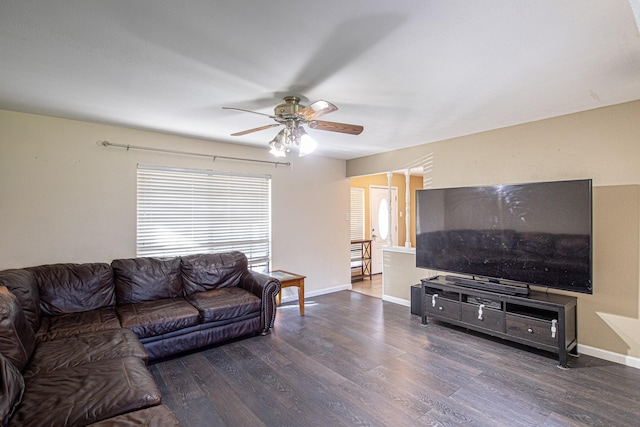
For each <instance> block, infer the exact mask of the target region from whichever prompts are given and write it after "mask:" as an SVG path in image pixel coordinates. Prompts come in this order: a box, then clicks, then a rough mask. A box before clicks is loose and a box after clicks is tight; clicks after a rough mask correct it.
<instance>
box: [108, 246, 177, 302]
mask: <svg viewBox="0 0 640 427" xmlns="http://www.w3.org/2000/svg"><path fill="white" fill-rule="evenodd" d="M111 266H112V267H113V271H114V274H115V280H116V298H117V300H118V305H122V304H132V303H137V302H144V301H154V300H158V299H163V298H175V297H178V296H181V295H182V279H181V277H180V258H177V257H176V258H132V259H116V260H114V261H113V262H112V263H111Z"/></svg>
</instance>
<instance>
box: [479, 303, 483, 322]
mask: <svg viewBox="0 0 640 427" xmlns="http://www.w3.org/2000/svg"><path fill="white" fill-rule="evenodd" d="M483 308H484V304H480V307H478V320H484V319H483V318H482V309H483Z"/></svg>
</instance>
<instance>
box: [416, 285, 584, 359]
mask: <svg viewBox="0 0 640 427" xmlns="http://www.w3.org/2000/svg"><path fill="white" fill-rule="evenodd" d="M421 282H422V292H421V294H420V298H421V301H420V302H421V311H422V324H423V325H426V324H427V318H428V317H431V318H433V319H435V320H439V321H442V322H447V323H450V324H453V325H457V326H462V327H464V328H467V329H472V330H475V331H478V332H482V333H485V334H488V335H492V336H495V337H498V338H502V339H505V340H509V341H513V342H517V343H520V344H524V345H528V346H531V347H534V348H538V349H541V350H546V351H549V352H552V353H556V354H558V360H559V367H561V368H566V367H567V355H568V354H573V355H577V354H578V339H577V337H578V325H577V298H575V297H571V296H566V295H559V294H549V293H545V292H538V291H530V292H529V294H528V295H510V294H505V293H498V292H492V291H489V290H486V289H476V288H472V287H469V286H466V285H463V286H460V285H457V284H453V283H450V281H449V280H448V277H447V276H435V277H432V278H429V279H422V281H421Z"/></svg>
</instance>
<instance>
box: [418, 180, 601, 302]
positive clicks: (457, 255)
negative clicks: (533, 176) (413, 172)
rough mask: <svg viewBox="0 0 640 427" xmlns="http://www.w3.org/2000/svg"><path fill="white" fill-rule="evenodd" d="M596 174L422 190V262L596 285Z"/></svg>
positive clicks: (531, 280)
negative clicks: (593, 205)
mask: <svg viewBox="0 0 640 427" xmlns="http://www.w3.org/2000/svg"><path fill="white" fill-rule="evenodd" d="M591 199H592V198H591V180H589V179H585V180H574V181H557V182H537V183H527V184H512V185H493V186H482V187H462V188H442V189H426V190H417V193H416V266H417V267H422V268H426V269H431V270H437V271H442V272H451V273H457V274H460V275H464V276H470V277H469V280H474V281H478V282H485V283H499V282H504V281H507V283H508V282H515V284H516V285H526V286H525V287H526V288H527V289H528V286H529V285H535V286H541V287H548V288H555V289H562V290H567V291H574V292H582V293H588V294H590V293H592V208H591Z"/></svg>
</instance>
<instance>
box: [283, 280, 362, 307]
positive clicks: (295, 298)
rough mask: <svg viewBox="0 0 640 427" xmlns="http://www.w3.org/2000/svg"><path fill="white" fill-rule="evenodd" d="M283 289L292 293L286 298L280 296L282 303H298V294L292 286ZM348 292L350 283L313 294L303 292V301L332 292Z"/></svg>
mask: <svg viewBox="0 0 640 427" xmlns="http://www.w3.org/2000/svg"><path fill="white" fill-rule="evenodd" d="M284 289H293V290H294V292H292V294H291V295H289V296H286V297H285V296H284V295H282V300H281V301H282V302H290V301H298V292H297V289H295V287H294V286H291V287H289V288H284ZM284 289H283V290H284ZM350 290H351V283H349V284H348V285H342V286H335V287H333V288H324V289H320V290H318V291H313V292H305V293H304V299H305V302H306V299H307V298H313V297H317V296H319V295H324V294H332V293H334V292H340V291H350Z"/></svg>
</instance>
